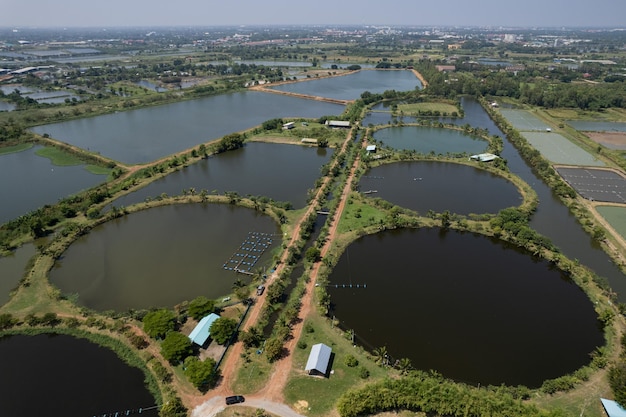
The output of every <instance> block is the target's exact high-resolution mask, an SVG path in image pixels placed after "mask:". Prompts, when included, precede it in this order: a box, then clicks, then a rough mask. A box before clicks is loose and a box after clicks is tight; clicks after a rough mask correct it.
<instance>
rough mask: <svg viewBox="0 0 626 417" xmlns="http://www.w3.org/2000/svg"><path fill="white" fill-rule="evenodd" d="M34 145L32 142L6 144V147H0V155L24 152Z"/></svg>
mask: <svg viewBox="0 0 626 417" xmlns="http://www.w3.org/2000/svg"><path fill="white" fill-rule="evenodd" d="M32 147H33V144H32V143H20V144H19V145H15V146H6V147H2V148H0V155H6V154H10V153H17V152H22V151H25V150H26V149H30V148H32Z"/></svg>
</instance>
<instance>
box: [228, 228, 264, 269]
mask: <svg viewBox="0 0 626 417" xmlns="http://www.w3.org/2000/svg"><path fill="white" fill-rule="evenodd" d="M272 237H273V235H271V234H269V233H261V232H248V235H247V237H246V239H245V240H244V241H243V243H242V244H241V245H240V246H239V248H237V250H236V251H235V253H233V254H232V255H231V257H230V258H229V259H228V260H227V261H226V262H224V264H223V265H222V268H224V269H226V270H228V271H235V272H237V273H240V274H247V275H254V274H253V273H252V272H250V271H251V270H252V268H253V267H254V265H255V264H256V263H257V261H258V260H259V259H261V256H262V255H263V253H264V252H265V251H266V250H267V249H268V248H270V247H271V246H272V242H273V240H272Z"/></svg>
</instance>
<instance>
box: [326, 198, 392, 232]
mask: <svg viewBox="0 0 626 417" xmlns="http://www.w3.org/2000/svg"><path fill="white" fill-rule="evenodd" d="M354 194H356V193H354ZM359 198H360V197H355V198H353V197H351V198H349V200H348V203H347V204H346V208H345V209H344V211H343V214H342V216H341V222H340V223H339V227H338V228H337V232H338V233H339V234H341V233H346V232H350V231H353V230H362V229H363V228H365V227H367V226H372V225H374V224H377V223H379V222H380V221H381V220H384V219H385V216H386V214H385V213H384V212H382V211H381V210H378V209H377V208H375V207H372V206H370V205H368V204H363V203H361V202H359Z"/></svg>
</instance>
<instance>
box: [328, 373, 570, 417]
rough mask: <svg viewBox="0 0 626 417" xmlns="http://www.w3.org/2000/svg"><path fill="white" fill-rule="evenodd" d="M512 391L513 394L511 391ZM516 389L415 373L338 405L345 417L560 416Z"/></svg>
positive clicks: (346, 396) (356, 393) (345, 397)
mask: <svg viewBox="0 0 626 417" xmlns="http://www.w3.org/2000/svg"><path fill="white" fill-rule="evenodd" d="M510 391H512V392H510ZM516 394H517V393H516V392H515V388H507V387H501V388H495V389H493V390H492V389H478V388H473V387H468V386H466V385H461V384H457V383H454V382H452V381H448V380H446V379H443V378H441V377H439V376H436V375H430V374H427V373H425V372H420V371H415V372H414V373H413V374H412V375H411V376H410V377H406V378H402V379H398V380H391V379H387V380H384V381H382V382H379V383H376V384H372V385H369V386H367V387H365V388H361V389H358V390H353V391H350V392H347V393H346V394H344V395H343V396H342V397H341V398H340V399H339V403H338V410H339V414H340V415H341V417H356V416H359V415H371V414H377V413H380V412H384V411H393V410H398V409H408V410H412V411H422V412H425V413H427V414H428V415H445V416H467V417H472V416H494V417H495V416H502V417H504V416H506V417H515V416H529V417H530V416H552V415H554V416H556V415H559V414H557V412H553V413H548V412H543V411H540V410H539V409H538V408H536V407H534V406H531V405H525V404H523V403H522V402H521V401H520V399H519V398H516Z"/></svg>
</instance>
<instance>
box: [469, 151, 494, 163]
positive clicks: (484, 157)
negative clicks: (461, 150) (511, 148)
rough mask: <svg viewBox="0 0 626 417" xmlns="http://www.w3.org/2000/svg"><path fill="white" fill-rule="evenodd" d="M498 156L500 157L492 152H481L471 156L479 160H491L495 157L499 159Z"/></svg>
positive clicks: (472, 158)
mask: <svg viewBox="0 0 626 417" xmlns="http://www.w3.org/2000/svg"><path fill="white" fill-rule="evenodd" d="M498 158H499V156H498V155H494V154H492V153H480V154H478V155H472V156H470V159H471V160H474V161H479V162H491V161H493V160H494V159H498Z"/></svg>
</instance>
